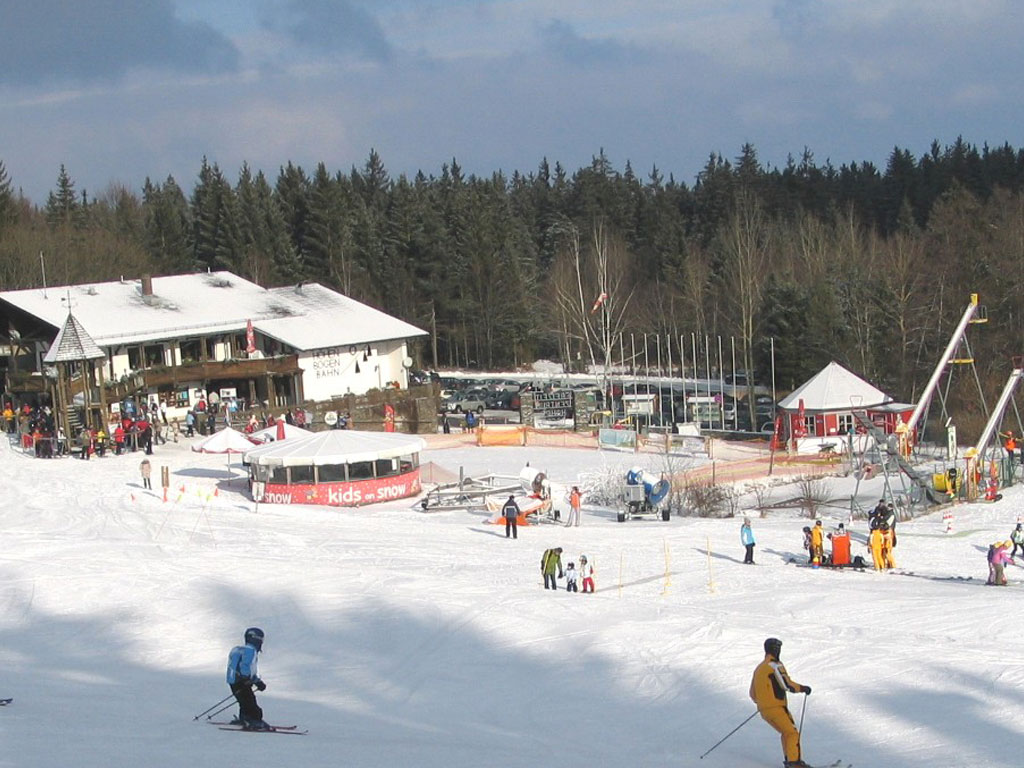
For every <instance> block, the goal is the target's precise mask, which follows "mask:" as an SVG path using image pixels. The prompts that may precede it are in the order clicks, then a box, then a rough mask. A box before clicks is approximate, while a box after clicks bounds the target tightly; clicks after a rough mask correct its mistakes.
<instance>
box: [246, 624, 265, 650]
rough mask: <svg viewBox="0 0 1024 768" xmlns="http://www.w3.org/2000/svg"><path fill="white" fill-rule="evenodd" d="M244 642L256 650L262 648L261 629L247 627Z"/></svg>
mask: <svg viewBox="0 0 1024 768" xmlns="http://www.w3.org/2000/svg"><path fill="white" fill-rule="evenodd" d="M245 644H246V645H251V646H252V647H253V648H255V649H256V650H257V651H259V650H261V649H262V648H263V630H262V629H260V628H259V627H249V628H248V629H247V630H245Z"/></svg>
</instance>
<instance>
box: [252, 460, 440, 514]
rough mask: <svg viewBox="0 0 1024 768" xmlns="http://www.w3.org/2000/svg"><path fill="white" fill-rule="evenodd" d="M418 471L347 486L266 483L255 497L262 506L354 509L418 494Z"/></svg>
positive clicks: (340, 484)
mask: <svg viewBox="0 0 1024 768" xmlns="http://www.w3.org/2000/svg"><path fill="white" fill-rule="evenodd" d="M420 490H421V488H420V471H419V469H418V468H417V469H415V470H413V471H412V472H406V473H405V474H402V475H395V476H394V477H378V478H372V479H370V480H355V481H352V482H350V483H320V484H317V485H280V484H277V483H267V484H266V485H265V486H264V487H263V493H262V494H261V495H260V496H259V497H258V500H259V501H260V502H263V503H265V504H324V505H327V506H331V507H358V506H360V505H362V504H374V503H376V502H378V501H393V500H394V499H404V498H405V497H407V496H415V495H416V494H418V493H419V492H420Z"/></svg>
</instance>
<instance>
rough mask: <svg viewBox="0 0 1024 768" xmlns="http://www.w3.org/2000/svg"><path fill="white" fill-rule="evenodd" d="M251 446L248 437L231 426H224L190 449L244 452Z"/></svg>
mask: <svg viewBox="0 0 1024 768" xmlns="http://www.w3.org/2000/svg"><path fill="white" fill-rule="evenodd" d="M252 447H253V443H252V440H250V439H249V438H248V437H246V436H245V435H243V434H242V433H241V432H236V431H235V430H233V429H232V428H231V427H225V428H224V429H222V430H221V431H220V432H216V433H214V434H212V435H210V436H209V437H208V438H206V439H205V440H202V441H200V442H198V443H196V444H195V445H193V446H192V450H193V451H196V452H197V453H245V452H246V451H248V450H250V449H251V448H252Z"/></svg>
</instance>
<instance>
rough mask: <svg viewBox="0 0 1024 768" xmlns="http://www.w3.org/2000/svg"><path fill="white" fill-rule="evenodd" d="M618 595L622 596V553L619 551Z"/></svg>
mask: <svg viewBox="0 0 1024 768" xmlns="http://www.w3.org/2000/svg"><path fill="white" fill-rule="evenodd" d="M619 597H622V553H621V552H619Z"/></svg>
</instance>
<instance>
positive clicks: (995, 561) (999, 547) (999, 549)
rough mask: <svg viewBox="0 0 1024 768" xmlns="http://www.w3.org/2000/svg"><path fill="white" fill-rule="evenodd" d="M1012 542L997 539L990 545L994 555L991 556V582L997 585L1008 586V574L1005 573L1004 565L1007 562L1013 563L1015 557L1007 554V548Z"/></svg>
mask: <svg viewBox="0 0 1024 768" xmlns="http://www.w3.org/2000/svg"><path fill="white" fill-rule="evenodd" d="M1012 544H1013V542H1012V541H997V542H996V543H995V544H993V545H992V546H991V547H990V551H991V552H992V555H991V557H990V558H989V565H990V568H989V571H990V574H989V582H988V583H989V584H994V585H995V586H997V587H1005V586H1006V575H1005V574H1004V573H1003V566H1005V565H1006V564H1007V563H1010V564H1011V565H1013V558H1012V557H1010V556H1009V555H1008V554H1006V550H1008V549H1009V548H1010V546H1011V545H1012Z"/></svg>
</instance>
